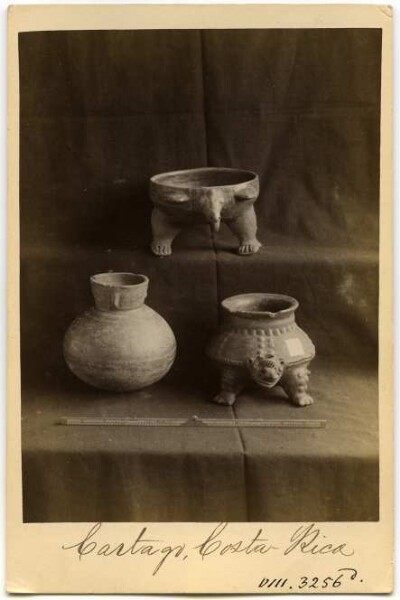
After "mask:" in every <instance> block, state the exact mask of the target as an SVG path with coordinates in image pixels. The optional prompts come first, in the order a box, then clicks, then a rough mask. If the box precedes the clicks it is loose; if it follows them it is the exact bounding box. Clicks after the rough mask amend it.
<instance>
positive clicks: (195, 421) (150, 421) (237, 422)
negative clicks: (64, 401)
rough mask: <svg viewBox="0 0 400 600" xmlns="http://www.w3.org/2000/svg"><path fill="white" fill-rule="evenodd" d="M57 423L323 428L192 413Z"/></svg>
mask: <svg viewBox="0 0 400 600" xmlns="http://www.w3.org/2000/svg"><path fill="white" fill-rule="evenodd" d="M57 424H58V425H75V426H81V425H83V426H99V427H103V426H116V427H229V428H241V427H251V428H257V427H260V428H278V429H324V428H325V427H326V420H323V419H205V418H204V419H203V418H200V417H198V416H196V415H193V417H191V418H190V419H179V418H161V417H158V418H157V417H153V418H140V417H136V418H131V417H62V418H61V419H60V421H58V423H57Z"/></svg>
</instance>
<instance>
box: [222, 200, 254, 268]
mask: <svg viewBox="0 0 400 600" xmlns="http://www.w3.org/2000/svg"><path fill="white" fill-rule="evenodd" d="M226 224H227V225H228V227H229V229H230V230H231V231H232V233H233V234H234V235H235V236H236V237H237V238H238V240H239V244H240V245H239V249H238V252H239V254H240V255H242V256H248V255H249V254H255V253H256V252H258V251H259V249H260V248H261V244H260V242H259V241H258V239H257V237H256V235H257V217H256V213H255V210H254V206H253V205H251V206H249V207H248V208H246V209H244V210H243V212H242V213H241V214H240V215H239V216H238V217H236V218H234V219H231V220H229V221H226Z"/></svg>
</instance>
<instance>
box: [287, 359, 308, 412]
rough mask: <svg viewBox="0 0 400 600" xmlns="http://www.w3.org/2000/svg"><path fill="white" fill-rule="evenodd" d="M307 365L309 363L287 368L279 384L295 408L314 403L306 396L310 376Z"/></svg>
mask: <svg viewBox="0 0 400 600" xmlns="http://www.w3.org/2000/svg"><path fill="white" fill-rule="evenodd" d="M308 365H309V363H307V364H305V365H304V364H303V365H299V366H295V367H289V368H287V369H286V371H285V372H284V374H283V377H282V379H281V382H280V383H281V385H282V387H283V389H284V390H285V392H286V393H287V395H288V396H289V398H290V400H291V401H292V402H293V404H296V405H297V406H307V405H308V404H312V403H313V402H314V400H313V399H312V398H311V396H310V395H309V394H307V387H308V380H309V374H310V371H309V370H308Z"/></svg>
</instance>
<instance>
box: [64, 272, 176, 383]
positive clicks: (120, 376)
mask: <svg viewBox="0 0 400 600" xmlns="http://www.w3.org/2000/svg"><path fill="white" fill-rule="evenodd" d="M90 284H91V289H92V294H93V296H94V300H95V306H94V307H92V308H91V309H89V310H88V311H86V312H85V313H84V314H83V315H81V316H79V317H77V318H76V319H75V321H74V322H73V323H72V324H71V326H70V327H69V329H68V331H67V333H66V335H65V338H64V357H65V360H66V362H67V364H68V366H69V368H70V369H71V371H72V372H73V373H74V374H75V375H76V376H77V377H79V379H82V381H85V382H86V383H88V384H90V385H92V386H94V387H96V388H100V389H102V390H112V391H118V392H125V391H132V390H139V389H141V388H144V387H146V386H149V385H151V384H152V383H155V382H156V381H158V380H160V379H161V378H162V377H164V375H166V373H167V372H168V371H169V369H170V368H171V366H172V364H173V362H174V359H175V354H176V340H175V336H174V333H173V331H172V329H171V328H170V326H169V325H168V323H167V322H166V321H165V320H164V319H163V318H162V317H161V316H160V315H159V314H158V313H156V312H155V311H154V310H153V309H152V308H150V307H148V306H146V305H145V304H144V301H145V299H146V296H147V289H148V285H149V280H148V278H147V277H146V276H145V275H136V274H133V273H101V274H98V275H93V276H92V277H91V278H90Z"/></svg>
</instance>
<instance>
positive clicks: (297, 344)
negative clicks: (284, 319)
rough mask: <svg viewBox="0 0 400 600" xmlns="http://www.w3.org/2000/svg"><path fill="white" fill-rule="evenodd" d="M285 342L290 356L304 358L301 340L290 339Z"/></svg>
mask: <svg viewBox="0 0 400 600" xmlns="http://www.w3.org/2000/svg"><path fill="white" fill-rule="evenodd" d="M285 342H286V346H287V349H288V351H289V354H290V356H303V354H304V349H303V345H302V343H301V341H300V340H299V338H289V339H288V340H285Z"/></svg>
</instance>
